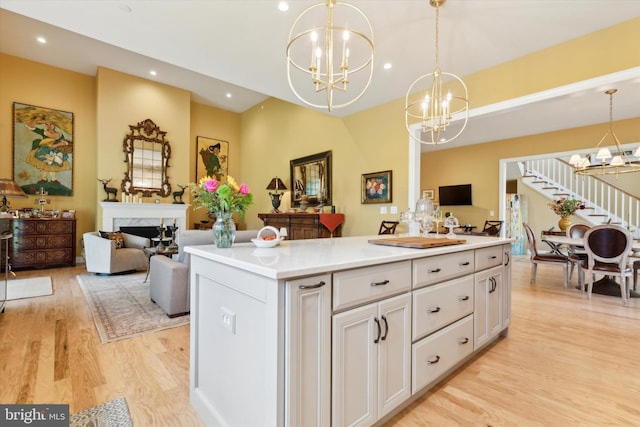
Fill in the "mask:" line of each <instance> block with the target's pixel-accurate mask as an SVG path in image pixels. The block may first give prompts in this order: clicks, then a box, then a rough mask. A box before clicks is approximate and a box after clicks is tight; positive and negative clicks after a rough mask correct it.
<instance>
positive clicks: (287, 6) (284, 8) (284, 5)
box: [278, 1, 289, 12]
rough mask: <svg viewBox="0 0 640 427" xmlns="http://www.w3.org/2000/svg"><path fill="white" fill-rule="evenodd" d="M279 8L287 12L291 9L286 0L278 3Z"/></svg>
mask: <svg viewBox="0 0 640 427" xmlns="http://www.w3.org/2000/svg"><path fill="white" fill-rule="evenodd" d="M278 9H279V10H280V11H281V12H286V11H287V10H289V3H287V2H286V1H281V2H280V3H278Z"/></svg>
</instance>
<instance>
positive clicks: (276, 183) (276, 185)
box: [267, 176, 287, 213]
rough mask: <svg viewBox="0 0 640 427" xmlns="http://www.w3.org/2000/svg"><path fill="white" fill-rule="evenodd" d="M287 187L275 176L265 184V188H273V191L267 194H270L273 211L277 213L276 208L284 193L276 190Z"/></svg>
mask: <svg viewBox="0 0 640 427" xmlns="http://www.w3.org/2000/svg"><path fill="white" fill-rule="evenodd" d="M286 189H287V187H286V185H284V182H282V180H281V179H280V178H278V177H277V176H276V177H275V178H273V179H272V180H271V182H270V183H269V185H267V190H275V192H274V193H272V192H269V196H271V206H273V211H271V212H273V213H279V212H280V211H279V210H278V208H279V207H280V198H281V197H282V195H283V194H284V193H278V190H286Z"/></svg>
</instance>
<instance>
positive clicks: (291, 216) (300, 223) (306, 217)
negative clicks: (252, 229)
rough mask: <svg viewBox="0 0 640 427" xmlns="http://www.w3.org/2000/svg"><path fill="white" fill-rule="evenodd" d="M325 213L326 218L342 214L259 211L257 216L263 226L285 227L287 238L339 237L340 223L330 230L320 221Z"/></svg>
mask: <svg viewBox="0 0 640 427" xmlns="http://www.w3.org/2000/svg"><path fill="white" fill-rule="evenodd" d="M322 215H325V216H326V218H331V217H332V216H333V217H336V218H342V221H344V215H343V214H320V213H303V212H296V213H259V214H258V218H260V219H261V220H262V222H263V223H264V225H265V226H267V225H271V226H273V227H275V228H277V229H278V230H279V229H280V228H282V227H285V228H286V229H287V236H288V237H287V239H289V240H302V239H316V238H319V237H321V238H325V237H332V235H333V237H341V236H342V224H339V225H337V226H336V228H335V229H334V230H333V234H332V230H330V229H329V228H327V226H325V225H324V224H323V223H322V221H321V216H322Z"/></svg>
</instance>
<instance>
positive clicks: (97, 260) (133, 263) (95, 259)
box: [82, 231, 151, 274]
mask: <svg viewBox="0 0 640 427" xmlns="http://www.w3.org/2000/svg"><path fill="white" fill-rule="evenodd" d="M122 237H123V238H124V248H120V249H116V244H115V242H114V241H113V240H109V239H105V238H103V237H101V236H100V233H99V232H97V231H92V232H88V233H84V234H83V235H82V241H83V244H84V256H85V262H86V266H87V271H88V272H90V273H98V274H115V273H123V272H127V271H136V270H146V269H147V267H148V265H149V261H148V259H147V256H146V255H145V253H144V250H143V249H144V248H145V247H149V246H151V241H150V240H149V239H147V238H146V237H140V236H135V235H133V234H127V233H122Z"/></svg>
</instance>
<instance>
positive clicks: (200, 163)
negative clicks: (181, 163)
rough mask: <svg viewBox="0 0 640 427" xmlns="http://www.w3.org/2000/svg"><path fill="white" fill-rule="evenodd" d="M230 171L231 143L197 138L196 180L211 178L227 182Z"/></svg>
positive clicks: (202, 137) (201, 137)
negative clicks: (205, 177)
mask: <svg viewBox="0 0 640 427" xmlns="http://www.w3.org/2000/svg"><path fill="white" fill-rule="evenodd" d="M228 171H229V142H227V141H223V140H221V139H213V138H207V137H206V136H198V137H196V180H195V182H198V181H200V179H201V178H202V177H204V176H210V177H212V178H215V179H217V180H218V181H221V182H224V181H226V177H227V173H228Z"/></svg>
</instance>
